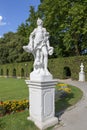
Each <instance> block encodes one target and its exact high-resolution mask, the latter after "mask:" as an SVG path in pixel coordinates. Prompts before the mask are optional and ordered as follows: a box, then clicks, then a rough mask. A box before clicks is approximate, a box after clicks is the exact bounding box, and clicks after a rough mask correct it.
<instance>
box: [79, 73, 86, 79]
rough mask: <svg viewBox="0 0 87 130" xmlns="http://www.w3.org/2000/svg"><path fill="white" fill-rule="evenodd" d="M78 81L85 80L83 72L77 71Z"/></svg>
mask: <svg viewBox="0 0 87 130" xmlns="http://www.w3.org/2000/svg"><path fill="white" fill-rule="evenodd" d="M79 81H85V73H84V72H80V73H79Z"/></svg>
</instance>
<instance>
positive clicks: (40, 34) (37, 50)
mask: <svg viewBox="0 0 87 130" xmlns="http://www.w3.org/2000/svg"><path fill="white" fill-rule="evenodd" d="M23 49H24V50H25V51H26V52H28V53H32V54H33V55H34V71H33V73H34V74H35V73H37V74H41V75H50V73H49V71H48V69H47V64H48V54H49V55H52V54H53V47H51V46H50V43H49V32H47V31H46V29H45V28H44V27H43V21H42V20H41V19H40V18H38V20H37V28H35V29H34V31H33V32H32V33H31V34H30V37H29V44H28V45H27V46H23Z"/></svg>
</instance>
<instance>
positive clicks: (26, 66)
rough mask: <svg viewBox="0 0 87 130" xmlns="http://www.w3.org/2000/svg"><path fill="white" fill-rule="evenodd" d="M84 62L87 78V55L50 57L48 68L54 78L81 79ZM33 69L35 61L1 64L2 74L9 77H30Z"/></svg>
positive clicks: (0, 73)
mask: <svg viewBox="0 0 87 130" xmlns="http://www.w3.org/2000/svg"><path fill="white" fill-rule="evenodd" d="M81 62H83V64H84V66H85V67H84V71H85V74H86V80H87V56H75V57H66V58H56V59H49V63H48V69H49V71H50V72H51V73H52V74H53V77H54V78H69V77H71V78H72V79H76V80H78V79H79V72H80V65H81ZM32 69H33V62H23V63H13V64H5V65H0V75H1V76H8V77H10V76H11V77H12V76H13V77H29V74H30V72H31V71H32Z"/></svg>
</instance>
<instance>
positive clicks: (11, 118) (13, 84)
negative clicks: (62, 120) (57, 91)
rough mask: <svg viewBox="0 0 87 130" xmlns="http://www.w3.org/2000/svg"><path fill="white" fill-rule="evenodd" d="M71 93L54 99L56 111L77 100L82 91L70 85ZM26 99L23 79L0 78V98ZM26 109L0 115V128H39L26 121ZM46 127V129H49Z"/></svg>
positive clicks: (14, 129) (31, 129)
mask: <svg viewBox="0 0 87 130" xmlns="http://www.w3.org/2000/svg"><path fill="white" fill-rule="evenodd" d="M70 87H71V89H72V93H71V94H70V96H69V97H68V98H65V99H61V100H58V101H56V112H60V111H61V110H64V109H67V108H68V107H70V106H72V105H74V104H75V103H76V102H78V101H79V100H80V99H81V97H82V95H83V93H82V91H81V90H80V89H78V88H76V87H74V86H70ZM14 99H16V100H22V99H28V87H27V85H26V83H25V81H24V79H15V78H0V100H2V101H5V100H14ZM28 115H29V113H28V110H26V111H24V112H19V113H15V114H10V115H6V116H4V117H0V130H39V129H38V128H37V127H36V126H35V125H34V123H33V122H32V121H28V120H27V117H28ZM51 129H52V128H48V129H47V130H51Z"/></svg>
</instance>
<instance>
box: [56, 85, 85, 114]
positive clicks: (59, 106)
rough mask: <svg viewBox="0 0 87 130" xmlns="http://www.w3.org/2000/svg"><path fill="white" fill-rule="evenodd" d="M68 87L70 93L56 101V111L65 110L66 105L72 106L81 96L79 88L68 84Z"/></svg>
mask: <svg viewBox="0 0 87 130" xmlns="http://www.w3.org/2000/svg"><path fill="white" fill-rule="evenodd" d="M69 87H70V88H71V93H70V94H69V95H68V96H67V97H66V98H60V99H59V100H57V101H56V106H55V109H56V112H61V111H62V110H66V109H67V108H68V107H70V106H73V105H74V104H76V103H77V102H78V101H79V100H80V99H81V98H82V96H83V92H82V91H81V90H80V89H79V88H77V87H75V86H70V85H69Z"/></svg>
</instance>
